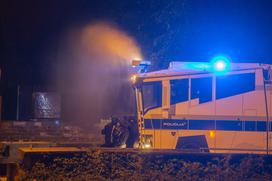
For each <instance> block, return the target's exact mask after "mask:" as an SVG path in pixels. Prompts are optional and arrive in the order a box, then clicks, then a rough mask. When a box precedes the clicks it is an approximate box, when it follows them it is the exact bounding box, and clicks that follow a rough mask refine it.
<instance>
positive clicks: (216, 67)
mask: <svg viewBox="0 0 272 181" xmlns="http://www.w3.org/2000/svg"><path fill="white" fill-rule="evenodd" d="M211 64H212V65H213V71H214V72H215V73H216V74H224V73H226V72H228V71H229V69H230V60H229V59H228V58H227V57H225V56H216V57H214V58H213V59H212V61H211Z"/></svg>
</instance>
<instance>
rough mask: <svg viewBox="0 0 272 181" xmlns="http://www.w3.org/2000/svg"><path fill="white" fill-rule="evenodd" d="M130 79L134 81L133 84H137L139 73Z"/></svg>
mask: <svg viewBox="0 0 272 181" xmlns="http://www.w3.org/2000/svg"><path fill="white" fill-rule="evenodd" d="M130 80H131V82H132V83H133V84H135V83H136V81H137V75H132V76H131V77H130Z"/></svg>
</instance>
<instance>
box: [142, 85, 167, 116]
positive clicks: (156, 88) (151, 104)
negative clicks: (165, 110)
mask: <svg viewBox="0 0 272 181" xmlns="http://www.w3.org/2000/svg"><path fill="white" fill-rule="evenodd" d="M142 94H143V107H144V112H147V111H148V110H150V109H152V108H156V107H161V106H162V83H161V81H157V82H145V83H143V85H142Z"/></svg>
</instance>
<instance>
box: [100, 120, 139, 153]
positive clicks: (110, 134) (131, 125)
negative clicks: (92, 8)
mask: <svg viewBox="0 0 272 181" xmlns="http://www.w3.org/2000/svg"><path fill="white" fill-rule="evenodd" d="M102 134H104V135H105V144H104V145H103V147H122V148H133V147H134V144H135V143H136V142H137V141H138V126H137V119H135V118H134V117H127V116H125V117H123V118H116V117H112V118H111V122H110V123H109V124H107V125H106V126H105V127H104V129H103V130H102Z"/></svg>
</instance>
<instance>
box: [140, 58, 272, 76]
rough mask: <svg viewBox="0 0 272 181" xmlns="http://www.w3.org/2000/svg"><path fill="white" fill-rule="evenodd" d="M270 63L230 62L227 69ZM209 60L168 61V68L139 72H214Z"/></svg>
mask: <svg viewBox="0 0 272 181" xmlns="http://www.w3.org/2000/svg"><path fill="white" fill-rule="evenodd" d="M270 66H271V65H269V64H260V63H230V67H229V71H239V70H251V69H261V68H264V69H268V68H270ZM212 67H213V65H212V64H211V63H210V62H176V61H175V62H170V64H169V67H168V69H164V70H159V71H153V72H147V73H141V74H139V75H138V76H139V77H141V78H151V77H165V76H180V75H194V74H206V73H216V71H214V69H213V68H212Z"/></svg>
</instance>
